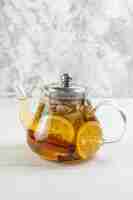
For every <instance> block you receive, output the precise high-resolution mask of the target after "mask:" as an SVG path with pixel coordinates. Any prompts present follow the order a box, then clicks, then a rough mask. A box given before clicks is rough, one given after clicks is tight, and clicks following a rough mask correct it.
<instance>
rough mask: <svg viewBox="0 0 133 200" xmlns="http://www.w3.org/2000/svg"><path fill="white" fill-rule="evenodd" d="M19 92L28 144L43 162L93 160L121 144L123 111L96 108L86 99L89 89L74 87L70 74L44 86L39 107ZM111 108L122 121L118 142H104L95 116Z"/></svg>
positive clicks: (116, 139)
mask: <svg viewBox="0 0 133 200" xmlns="http://www.w3.org/2000/svg"><path fill="white" fill-rule="evenodd" d="M16 92H17V95H18V96H19V99H20V119H21V121H22V123H23V125H24V127H25V128H26V132H27V143H28V145H29V147H30V148H31V150H32V151H33V152H35V153H36V154H37V155H38V156H40V157H41V158H42V159H46V160H51V161H58V162H67V161H72V162H75V161H81V160H87V159H91V158H92V157H93V156H94V155H95V154H96V152H97V151H98V150H99V148H100V147H101V146H102V145H103V144H106V143H113V142H118V141H120V139H121V138H122V136H123V134H124V132H125V127H126V116H125V114H124V113H123V111H122V110H121V109H119V108H117V107H116V106H114V105H112V104H111V103H109V102H108V101H107V102H102V103H100V104H98V105H97V106H96V107H94V106H93V105H92V103H91V102H90V99H88V98H87V94H88V91H87V88H86V87H84V86H82V85H79V84H77V83H73V81H72V78H71V77H70V76H69V74H67V73H64V74H62V76H61V78H60V81H59V82H57V83H52V84H48V85H42V86H41V95H40V97H39V100H38V102H37V103H36V105H35V103H34V105H33V106H31V105H29V104H28V101H29V98H28V97H27V95H26V93H25V91H24V90H23V88H22V86H20V85H18V84H17V85H16ZM31 99H32V98H31ZM32 100H33V99H32ZM108 105H109V106H113V107H115V108H116V109H117V111H118V112H119V114H120V116H121V118H122V120H123V129H122V133H121V135H120V136H119V138H113V139H107V138H104V135H103V128H102V125H101V123H100V120H99V119H98V118H97V116H96V111H97V110H98V109H99V108H100V107H101V106H102V107H104V106H108ZM30 106H31V107H32V109H31V110H30V109H29V107H30Z"/></svg>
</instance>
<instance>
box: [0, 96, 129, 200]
mask: <svg viewBox="0 0 133 200" xmlns="http://www.w3.org/2000/svg"><path fill="white" fill-rule="evenodd" d="M117 102H118V103H119V105H120V106H122V107H123V109H124V110H125V112H126V115H127V120H128V126H127V131H126V136H125V137H124V138H123V140H122V141H121V142H120V143H118V144H110V145H104V146H103V147H102V148H101V150H100V151H99V153H98V154H97V156H96V157H95V159H93V160H91V161H88V162H85V163H82V164H80V165H73V166H71V165H67V166H66V165H59V164H55V163H51V162H48V161H41V160H40V159H39V158H38V157H37V156H36V155H33V153H31V151H30V150H29V148H28V147H27V146H26V145H25V144H24V143H25V132H24V130H23V128H22V126H21V124H20V122H19V119H18V113H17V109H18V106H17V105H16V102H15V101H14V100H5V99H2V100H0V199H4V200H8V199H10V200H11V199H19V200H21V199H23V200H24V199H32V200H34V199H35V200H37V199H46V200H53V199H55V200H68V199H70V200H71V199H72V200H74V199H76V200H80V199H102V200H104V199H105V200H107V199H108V200H112V199H121V200H125V199H126V200H130V199H131V200H132V199H133V155H132V154H133V133H132V132H133V100H131V99H125V100H118V101H117Z"/></svg>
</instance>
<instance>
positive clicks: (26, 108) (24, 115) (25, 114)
mask: <svg viewBox="0 0 133 200" xmlns="http://www.w3.org/2000/svg"><path fill="white" fill-rule="evenodd" d="M14 88H15V92H16V98H17V99H18V100H19V117H20V121H21V123H22V125H23V126H24V128H26V129H29V127H30V125H31V123H32V112H31V110H30V103H29V97H28V96H27V95H26V92H25V90H24V88H23V86H22V85H21V84H20V83H19V84H18V83H17V84H15V87H14Z"/></svg>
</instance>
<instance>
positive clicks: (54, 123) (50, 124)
mask: <svg viewBox="0 0 133 200" xmlns="http://www.w3.org/2000/svg"><path fill="white" fill-rule="evenodd" d="M46 129H47V132H48V134H49V135H50V134H52V135H54V136H55V137H58V138H59V139H61V140H64V141H67V142H70V143H72V142H73V140H74V137H75V133H74V129H73V126H72V124H71V123H70V122H69V121H68V120H67V119H65V118H63V117H60V116H48V118H47V121H46Z"/></svg>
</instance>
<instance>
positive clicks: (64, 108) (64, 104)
mask: <svg viewBox="0 0 133 200" xmlns="http://www.w3.org/2000/svg"><path fill="white" fill-rule="evenodd" d="M92 110H93V108H92V105H91V103H90V102H86V101H85V100H84V99H77V98H76V99H72V98H71V99H67V100H66V99H51V98H47V99H45V100H44V101H42V100H41V101H40V102H39V104H38V106H37V109H36V112H35V114H34V116H33V120H32V122H31V124H30V126H29V128H28V129H27V142H28V144H29V146H30V147H31V149H32V150H33V152H35V153H37V154H38V155H40V156H41V157H42V158H43V159H48V160H55V161H75V160H80V159H87V158H89V157H90V156H92V155H93V154H94V153H96V151H97V150H98V149H99V147H100V144H101V143H102V133H101V128H100V124H99V122H98V120H97V118H96V116H95V114H94V113H93V111H92ZM90 126H92V127H93V129H92V133H90V134H91V135H89V137H91V138H87V134H86V132H88V131H89V129H90V128H91V127H90ZM95 128H96V129H97V128H98V129H99V131H96V130H95ZM84 132H85V133H84ZM95 132H97V133H95ZM92 140H94V141H93V142H92ZM80 143H81V144H80ZM82 143H83V144H82ZM89 143H90V144H89ZM83 146H84V147H83ZM86 146H87V147H88V148H87V147H86ZM82 148H86V150H82Z"/></svg>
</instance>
